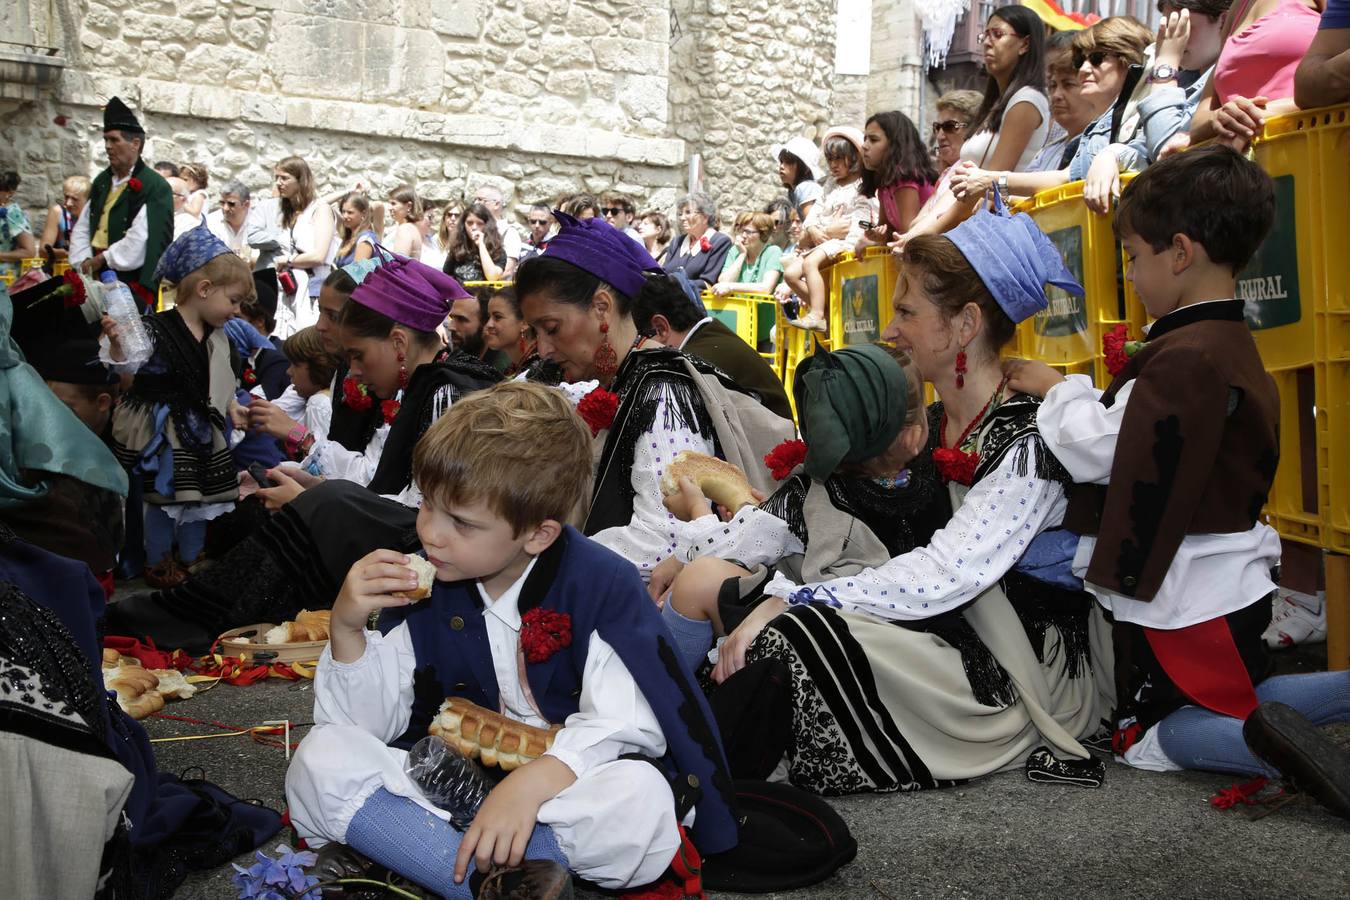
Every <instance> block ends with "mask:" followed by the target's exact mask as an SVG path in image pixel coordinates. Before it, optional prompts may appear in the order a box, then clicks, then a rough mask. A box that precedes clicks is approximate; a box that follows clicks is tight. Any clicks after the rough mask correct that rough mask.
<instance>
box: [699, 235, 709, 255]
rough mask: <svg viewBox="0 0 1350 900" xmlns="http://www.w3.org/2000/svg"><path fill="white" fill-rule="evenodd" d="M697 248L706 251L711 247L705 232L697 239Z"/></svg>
mask: <svg viewBox="0 0 1350 900" xmlns="http://www.w3.org/2000/svg"><path fill="white" fill-rule="evenodd" d="M698 249H700V250H702V251H703V252H704V253H707V252H708V251H709V250H711V249H712V241H710V240H708V236H707V235H706V234H705V235H704V236H703V237H701V238H699V239H698Z"/></svg>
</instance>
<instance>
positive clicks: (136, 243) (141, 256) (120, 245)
mask: <svg viewBox="0 0 1350 900" xmlns="http://www.w3.org/2000/svg"><path fill="white" fill-rule="evenodd" d="M130 180H131V173H130V172H128V173H127V175H126V177H125V178H118V177H117V176H116V175H113V181H112V188H116V187H117V186H118V185H120V184H126V183H127V182H128V181H130ZM109 196H112V193H111V190H110V191H109ZM93 206H94V205H93V204H92V203H86V204H85V205H84V209H82V210H80V217H79V218H78V219H76V220H75V227H74V228H73V229H71V232H70V264H71V266H73V267H74V266H79V264H80V263H82V262H84V261H85V260H86V259H91V258H93V256H94V248H93V247H92V246H91V245H90V243H89V242H90V240H92V239H93V236H94V231H95V229H96V228H97V224H96V223H91V222H90V221H89V217H90V216H91V215H93V214H94V209H93ZM98 214H99V216H102V215H103V210H99V211H98ZM146 215H147V214H146V211H145V207H144V206H142V207H141V208H140V209H139V210H137V211H136V218H134V219H132V220H131V225H130V227H128V228H127V232H126V234H124V235H122V239H121V240H118V241H113V242H112V245H111V246H109V247H108V248H107V249H106V250H104V251H103V259H104V261H105V262H106V263H107V265H108V268H110V269H112V270H114V271H116V272H131V271H134V270H136V269H139V268H140V267H141V266H143V265H145V243H146V240H147V239H148V238H149V236H150V222H149V219H147V218H146Z"/></svg>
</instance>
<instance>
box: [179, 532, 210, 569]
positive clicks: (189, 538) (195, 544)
mask: <svg viewBox="0 0 1350 900" xmlns="http://www.w3.org/2000/svg"><path fill="white" fill-rule="evenodd" d="M206 525H207V523H206V522H192V523H190V524H187V525H179V526H178V558H179V559H181V560H182V561H183V562H185V563H191V562H192V561H193V560H195V559H196V558H197V556H198V554H200V553H201V552H202V549H203V548H204V547H205V546H206Z"/></svg>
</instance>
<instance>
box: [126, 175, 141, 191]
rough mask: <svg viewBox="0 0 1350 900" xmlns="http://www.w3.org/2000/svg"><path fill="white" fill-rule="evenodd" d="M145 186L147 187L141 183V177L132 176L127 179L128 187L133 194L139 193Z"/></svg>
mask: <svg viewBox="0 0 1350 900" xmlns="http://www.w3.org/2000/svg"><path fill="white" fill-rule="evenodd" d="M143 187H145V185H143V184H141V180H140V179H139V178H131V179H128V181H127V188H128V189H130V191H131V192H132V193H133V194H139V193H140V192H141V188H143Z"/></svg>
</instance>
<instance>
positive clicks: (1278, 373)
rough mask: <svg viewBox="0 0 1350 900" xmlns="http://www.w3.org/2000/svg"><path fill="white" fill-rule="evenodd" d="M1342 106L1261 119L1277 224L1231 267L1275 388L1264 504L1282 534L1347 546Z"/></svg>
mask: <svg viewBox="0 0 1350 900" xmlns="http://www.w3.org/2000/svg"><path fill="white" fill-rule="evenodd" d="M1348 113H1350V107H1344V106H1343V107H1334V108H1330V109H1323V110H1309V111H1305V112H1299V113H1294V114H1291V115H1287V116H1278V117H1275V118H1273V119H1270V120H1269V121H1267V123H1266V126H1265V129H1264V130H1263V132H1262V134H1261V135H1260V137H1259V138H1258V139H1257V140H1256V142H1255V143H1254V145H1253V148H1252V153H1253V157H1254V158H1255V160H1256V161H1257V162H1258V163H1259V164H1260V165H1261V167H1262V168H1263V169H1265V170H1266V172H1267V173H1268V174H1269V175H1270V176H1271V178H1272V179H1273V180H1274V182H1275V225H1274V228H1272V229H1271V233H1270V235H1269V237H1267V238H1266V240H1265V242H1264V243H1263V244H1262V245H1261V247H1260V249H1259V250H1258V251H1257V253H1256V256H1255V257H1254V258H1253V260H1252V262H1251V264H1250V265H1248V266H1247V268H1246V269H1244V270H1243V271H1242V272H1240V273H1239V274H1238V297H1239V298H1240V299H1242V300H1243V301H1245V305H1246V314H1247V324H1248V326H1250V328H1251V329H1252V336H1253V337H1254V338H1255V340H1256V345H1257V348H1258V349H1259V350H1260V351H1261V358H1262V360H1263V361H1264V363H1265V366H1266V369H1267V370H1268V371H1269V372H1270V373H1271V375H1272V376H1274V378H1275V382H1276V385H1277V386H1278V388H1279V391H1280V466H1279V469H1278V470H1277V471H1276V473H1275V483H1274V486H1273V488H1272V490H1271V496H1270V502H1269V503H1268V504H1267V506H1266V513H1267V516H1268V517H1269V519H1270V523H1271V525H1272V526H1273V527H1274V528H1275V529H1276V530H1277V531H1279V532H1280V534H1281V535H1282V536H1283V537H1285V538H1288V539H1291V540H1296V541H1301V542H1304V543H1308V544H1315V545H1318V546H1321V547H1324V548H1326V549H1329V550H1337V551H1339V552H1342V553H1346V552H1350V512H1348V511H1347V505H1350V484H1347V483H1346V479H1347V476H1350V458H1348V457H1347V452H1348V451H1350V426H1348V425H1347V421H1348V419H1350V394H1347V393H1346V391H1345V386H1346V372H1345V367H1346V365H1347V360H1348V359H1350V308H1347V299H1346V284H1347V281H1348V280H1350V278H1348V277H1347V273H1348V272H1350V262H1348V261H1347V260H1346V258H1345V253H1344V246H1345V236H1346V234H1347V231H1346V229H1347V228H1350V217H1347V212H1346V209H1345V206H1346V204H1350V176H1348V175H1347V164H1346V160H1347V147H1348V146H1350V120H1348V119H1347V114H1348ZM1336 464H1339V467H1340V468H1339V470H1337V468H1336Z"/></svg>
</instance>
